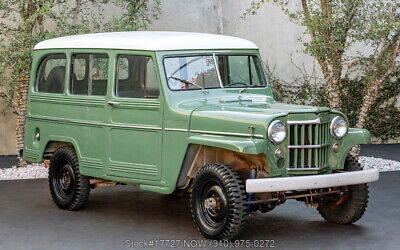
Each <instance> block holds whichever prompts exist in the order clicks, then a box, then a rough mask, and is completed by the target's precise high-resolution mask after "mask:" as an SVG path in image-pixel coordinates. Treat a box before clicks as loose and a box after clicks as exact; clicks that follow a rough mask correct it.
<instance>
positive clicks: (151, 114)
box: [107, 53, 163, 183]
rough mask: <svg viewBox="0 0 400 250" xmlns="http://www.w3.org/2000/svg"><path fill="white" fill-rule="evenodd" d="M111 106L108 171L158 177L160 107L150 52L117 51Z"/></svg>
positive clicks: (137, 177) (135, 178)
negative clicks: (123, 52) (122, 52)
mask: <svg viewBox="0 0 400 250" xmlns="http://www.w3.org/2000/svg"><path fill="white" fill-rule="evenodd" d="M115 63H116V76H115V84H114V91H113V95H112V96H111V97H110V99H109V100H108V106H109V109H110V114H111V116H110V118H111V119H110V125H111V126H110V127H111V128H110V132H109V136H110V138H109V149H108V152H109V163H108V169H107V175H109V176H115V177H122V178H129V179H131V180H132V181H137V182H138V183H140V182H141V181H140V180H153V181H154V180H160V178H161V149H162V122H163V111H162V105H161V103H162V102H161V99H162V96H161V95H160V87H159V80H158V78H157V74H156V69H155V64H154V61H153V59H152V57H151V56H150V55H138V54H129V53H128V54H118V55H116V58H115Z"/></svg>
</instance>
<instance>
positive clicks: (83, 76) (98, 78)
mask: <svg viewBox="0 0 400 250" xmlns="http://www.w3.org/2000/svg"><path fill="white" fill-rule="evenodd" d="M108 62H109V59H108V55H106V54H75V55H73V57H72V74H71V89H70V92H71V94H76V95H88V96H92V95H96V96H105V95H106V93H107V81H108Z"/></svg>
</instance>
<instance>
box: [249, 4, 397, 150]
mask: <svg viewBox="0 0 400 250" xmlns="http://www.w3.org/2000/svg"><path fill="white" fill-rule="evenodd" d="M267 2H273V3H274V4H277V5H279V6H281V8H282V10H283V11H284V13H285V14H287V15H288V16H289V18H290V19H291V20H292V21H294V22H296V23H298V24H300V25H302V26H304V27H306V33H307V34H308V35H309V36H308V38H310V39H308V40H305V41H302V42H303V45H304V51H305V53H307V54H309V55H311V56H313V57H314V58H316V60H317V62H318V64H319V66H320V69H321V71H322V74H323V77H324V79H325V82H326V84H327V87H328V93H329V104H330V107H331V108H333V109H338V110H341V109H342V105H343V104H342V103H341V101H340V100H341V98H340V97H341V95H342V94H343V90H344V89H346V88H344V87H345V86H343V85H344V84H353V83H354V81H345V80H344V78H345V75H346V73H345V71H347V70H348V69H350V68H355V69H356V71H355V72H352V73H356V77H357V78H359V79H360V80H361V81H363V82H364V83H365V84H364V85H363V86H365V87H364V89H363V101H362V104H361V107H360V110H359V113H358V116H357V122H356V127H358V128H363V127H364V126H365V123H366V119H367V114H368V112H369V111H370V109H371V107H372V106H373V105H374V103H375V101H376V100H377V98H378V97H379V94H380V92H381V90H382V86H383V82H384V80H385V79H388V78H390V77H391V76H393V74H394V72H395V71H396V68H397V67H398V66H399V65H398V63H399V62H398V60H397V58H398V55H399V46H400V10H399V3H398V1H397V0H369V1H362V0H301V1H298V2H297V3H298V6H297V8H295V10H293V8H292V6H290V5H289V0H272V1H268V0H257V1H253V2H252V3H251V6H250V8H248V9H247V10H246V12H245V13H244V17H245V16H247V15H254V14H256V12H257V10H258V9H259V8H261V6H262V5H263V4H265V3H267ZM291 3H293V1H292V2H291ZM360 45H361V46H360ZM350 49H352V50H353V51H356V52H355V53H354V52H352V53H350ZM354 153H358V152H356V151H354Z"/></svg>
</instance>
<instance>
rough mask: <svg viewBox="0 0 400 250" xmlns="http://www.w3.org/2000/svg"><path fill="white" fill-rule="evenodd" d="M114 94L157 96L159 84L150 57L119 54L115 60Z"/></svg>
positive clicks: (134, 96)
mask: <svg viewBox="0 0 400 250" xmlns="http://www.w3.org/2000/svg"><path fill="white" fill-rule="evenodd" d="M117 61H118V62H117V81H116V91H115V92H116V95H117V96H119V97H130V98H157V97H158V96H159V85H158V80H157V75H156V71H155V69H154V63H153V60H152V59H151V57H148V56H135V55H120V56H118V60H117Z"/></svg>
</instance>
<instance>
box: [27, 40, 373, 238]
mask: <svg viewBox="0 0 400 250" xmlns="http://www.w3.org/2000/svg"><path fill="white" fill-rule="evenodd" d="M369 140H370V134H369V132H368V131H367V130H364V129H354V128H348V120H347V118H346V116H345V115H344V114H343V113H341V112H339V111H336V110H331V109H329V108H324V107H310V106H298V105H289V104H284V103H278V102H276V101H275V100H274V97H273V95H272V91H271V87H270V86H269V84H268V79H267V75H266V71H265V68H264V65H263V63H262V60H261V58H260V54H259V51H258V48H257V46H256V45H255V44H254V43H252V42H250V41H247V40H244V39H241V38H236V37H229V36H222V35H213V34H200V33H181V32H122V33H103V34H89V35H78V36H71V37H63V38H56V39H51V40H47V41H43V42H41V43H39V44H38V45H36V47H35V49H34V53H33V65H32V71H31V81H30V86H29V93H28V103H27V116H26V127H25V145H24V149H23V152H20V154H23V159H24V160H26V161H28V162H43V161H45V160H49V161H50V167H49V186H50V191H51V195H52V197H53V200H54V202H55V203H56V204H57V206H58V207H60V208H64V209H69V210H78V209H80V208H81V207H82V206H83V205H84V204H85V202H86V201H87V199H88V196H89V191H90V189H92V188H95V187H99V186H111V185H116V184H135V185H138V186H139V187H140V188H141V189H143V190H149V191H153V192H158V193H162V194H179V193H181V194H186V193H188V194H189V193H190V205H191V210H192V213H193V218H194V221H195V223H196V225H197V227H198V229H199V231H200V232H201V233H202V234H203V235H204V236H205V237H208V238H212V239H234V238H236V237H238V236H239V233H240V230H241V228H242V226H243V223H244V221H245V219H246V216H247V215H249V214H254V213H255V212H257V211H261V212H268V211H270V210H272V209H273V208H275V207H276V206H277V205H279V204H282V203H284V202H285V201H286V200H287V199H296V200H299V201H302V202H305V203H306V204H307V205H311V206H312V207H313V206H316V207H317V209H318V211H319V213H320V214H321V215H322V217H323V218H324V219H325V220H327V221H329V222H334V223H339V224H349V223H353V222H355V221H357V220H358V219H360V218H361V216H362V215H363V214H364V212H365V209H366V207H367V202H368V185H367V184H366V183H368V182H372V181H376V180H378V178H379V173H378V171H376V170H364V171H361V170H362V168H361V167H360V165H359V163H358V162H357V160H356V159H355V158H353V157H351V156H349V151H350V149H351V148H352V147H353V146H354V145H357V144H365V143H368V142H369Z"/></svg>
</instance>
